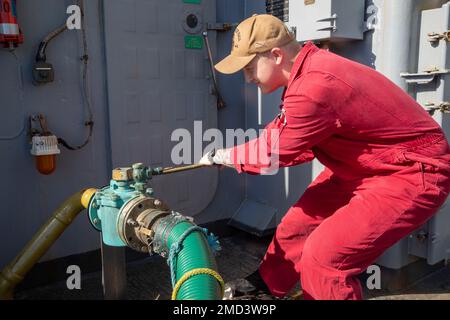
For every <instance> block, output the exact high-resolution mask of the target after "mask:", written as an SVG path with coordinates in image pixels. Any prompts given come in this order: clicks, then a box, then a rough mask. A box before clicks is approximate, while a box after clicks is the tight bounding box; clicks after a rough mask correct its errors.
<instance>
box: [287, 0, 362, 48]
mask: <svg viewBox="0 0 450 320" xmlns="http://www.w3.org/2000/svg"><path fill="white" fill-rule="evenodd" d="M364 11H365V1H364V0H291V1H289V22H288V25H289V26H290V27H291V28H295V30H296V34H297V40H298V41H307V40H349V39H354V40H362V39H363V37H364Z"/></svg>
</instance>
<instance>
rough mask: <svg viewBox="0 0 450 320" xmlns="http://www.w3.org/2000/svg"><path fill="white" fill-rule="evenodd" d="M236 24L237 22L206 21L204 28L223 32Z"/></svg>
mask: <svg viewBox="0 0 450 320" xmlns="http://www.w3.org/2000/svg"><path fill="white" fill-rule="evenodd" d="M237 26H238V23H207V24H206V30H213V31H219V32H225V31H229V30H231V29H232V28H234V27H237Z"/></svg>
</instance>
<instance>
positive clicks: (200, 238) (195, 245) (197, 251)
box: [157, 215, 223, 300]
mask: <svg viewBox="0 0 450 320" xmlns="http://www.w3.org/2000/svg"><path fill="white" fill-rule="evenodd" d="M175 219H176V218H175V217H174V216H173V215H172V216H168V217H165V218H163V219H161V220H165V221H164V222H163V223H159V226H158V227H157V233H159V235H160V236H161V238H160V239H162V242H163V247H165V248H164V249H165V250H164V251H166V252H169V251H170V248H172V245H174V244H175V245H176V244H177V243H178V241H179V240H180V237H182V235H183V234H184V233H185V232H186V231H187V230H188V229H190V228H192V227H194V226H195V225H194V224H193V223H191V222H190V221H188V220H181V221H178V222H177V221H176V220H175ZM166 232H168V235H167V234H165V233H166ZM165 239H167V240H165ZM173 259H174V261H173V265H174V266H175V270H174V271H175V277H176V281H178V280H179V279H181V278H182V277H183V275H185V274H186V273H188V272H192V271H193V270H195V269H203V268H206V269H211V270H213V271H216V272H217V265H216V262H215V259H214V255H213V252H212V250H211V247H210V246H209V244H208V241H207V239H206V237H205V234H204V233H203V232H198V231H195V232H192V233H190V234H189V235H188V236H187V237H186V238H185V239H184V240H183V241H182V249H181V250H180V251H179V252H178V254H177V255H176V256H174V258H173ZM220 280H221V279H220ZM222 289H223V288H222V287H221V284H220V282H219V281H218V279H216V278H215V277H214V276H211V275H210V274H196V275H195V276H192V277H190V278H188V279H187V280H186V281H184V282H183V284H182V285H181V287H180V289H179V291H178V293H177V295H176V299H177V300H221V299H222Z"/></svg>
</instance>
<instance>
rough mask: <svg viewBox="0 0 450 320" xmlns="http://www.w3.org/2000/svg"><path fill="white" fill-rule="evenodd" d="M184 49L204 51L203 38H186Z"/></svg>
mask: <svg viewBox="0 0 450 320" xmlns="http://www.w3.org/2000/svg"><path fill="white" fill-rule="evenodd" d="M184 47H185V48H186V49H202V48H203V38H202V37H201V36H185V37H184Z"/></svg>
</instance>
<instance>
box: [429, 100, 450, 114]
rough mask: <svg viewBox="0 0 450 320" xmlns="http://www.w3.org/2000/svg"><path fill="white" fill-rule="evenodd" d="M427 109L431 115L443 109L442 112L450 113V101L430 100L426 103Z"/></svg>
mask: <svg viewBox="0 0 450 320" xmlns="http://www.w3.org/2000/svg"><path fill="white" fill-rule="evenodd" d="M425 107H427V108H426V110H427V111H428V113H429V114H430V115H433V114H434V113H435V112H436V111H441V112H442V113H450V102H449V101H443V102H428V103H426V104H425Z"/></svg>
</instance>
